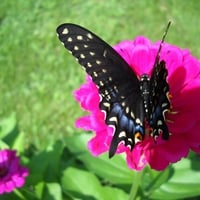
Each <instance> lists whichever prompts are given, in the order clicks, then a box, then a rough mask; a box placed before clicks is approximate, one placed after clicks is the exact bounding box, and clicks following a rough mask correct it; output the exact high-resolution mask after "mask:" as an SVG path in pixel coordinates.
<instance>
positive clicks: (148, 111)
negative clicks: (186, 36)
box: [57, 22, 170, 157]
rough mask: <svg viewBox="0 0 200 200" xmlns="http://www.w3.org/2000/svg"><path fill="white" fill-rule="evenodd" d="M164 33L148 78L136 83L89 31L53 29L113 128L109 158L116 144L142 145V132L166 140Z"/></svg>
mask: <svg viewBox="0 0 200 200" xmlns="http://www.w3.org/2000/svg"><path fill="white" fill-rule="evenodd" d="M169 25H170V22H169V24H168V26H167V29H166V32H165V34H164V35H163V38H162V42H161V44H160V47H159V49H158V53H157V56H156V58H155V64H154V65H153V70H152V75H151V77H148V75H147V74H143V75H142V76H141V77H140V78H139V79H138V78H137V76H136V74H135V73H134V71H132V69H131V68H130V67H129V65H128V64H127V63H126V61H125V60H124V59H123V58H122V57H121V56H120V55H119V54H118V53H117V52H116V51H115V50H114V49H113V48H112V47H111V46H110V45H108V44H107V43H106V42H104V41H103V40H102V39H100V38H99V37H98V36H96V35H95V34H94V33H92V32H90V31H89V30H87V29H85V28H83V27H81V26H79V25H75V24H62V25H60V26H59V27H58V28H57V34H58V37H59V39H60V41H61V42H62V43H63V44H64V46H65V47H66V48H67V49H68V50H69V51H70V52H71V53H72V55H73V56H74V57H76V58H77V59H78V62H79V63H80V64H81V65H82V66H83V67H84V69H85V70H86V72H87V73H88V74H89V75H90V76H91V77H92V80H93V82H94V83H95V84H96V85H97V87H98V90H99V94H100V96H101V101H100V103H99V106H100V109H101V110H102V111H104V112H105V114H106V115H105V116H106V117H105V122H106V124H107V125H110V126H113V127H114V135H113V138H112V142H111V145H110V149H109V157H112V156H113V155H114V154H115V152H116V150H117V147H118V145H119V144H121V143H124V145H125V146H127V147H129V148H130V150H132V149H133V147H134V145H135V144H136V143H137V142H139V141H142V140H143V139H144V136H145V129H146V127H147V124H148V127H150V129H151V130H152V131H151V136H153V138H156V137H157V136H158V135H159V134H160V133H161V134H162V138H163V139H164V140H167V139H168V138H169V131H168V128H167V125H166V123H165V113H166V111H168V110H169V108H170V102H169V98H168V93H169V85H168V83H167V81H166V77H167V74H168V72H167V69H166V66H165V61H163V60H161V61H160V51H161V47H162V44H163V42H164V38H165V36H166V33H167V30H168V28H169Z"/></svg>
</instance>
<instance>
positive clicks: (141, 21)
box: [0, 0, 200, 147]
mask: <svg viewBox="0 0 200 200" xmlns="http://www.w3.org/2000/svg"><path fill="white" fill-rule="evenodd" d="M199 8H200V1H194V0H193V1H186V0H176V1H173V0H168V1H164V0H163V1H161V0H160V1H159V0H151V1H149V0H143V1H132V0H111V1H105V0H93V1H92V0H91V1H85V0H72V1H68V0H57V1H51V0H37V1H35V0H29V1H24V0H17V1H7V0H1V4H0V26H1V27H0V40H1V48H0V91H1V96H0V117H1V118H3V117H6V116H8V115H10V114H11V113H13V112H15V113H16V116H17V120H18V123H19V127H20V129H21V130H22V131H24V132H25V134H26V135H27V144H29V142H32V141H33V142H34V144H36V145H37V146H41V147H44V146H46V145H48V143H49V142H51V141H52V140H56V139H62V138H64V137H66V136H67V135H69V134H74V133H75V132H77V130H75V128H74V127H73V124H74V121H75V119H76V118H77V117H78V116H81V114H82V111H81V109H80V107H79V105H78V104H77V103H76V102H75V101H74V99H73V97H72V91H73V90H74V89H76V88H78V87H79V85H80V84H81V83H82V82H83V81H84V73H83V71H82V69H81V67H79V65H78V64H77V63H76V62H75V61H74V59H73V58H72V56H71V55H70V54H68V53H67V52H66V51H65V49H64V48H63V46H62V45H61V44H60V43H59V41H58V39H57V36H56V33H55V29H56V27H57V26H58V25H59V24H61V23H64V22H73V23H77V24H81V25H83V26H85V27H87V28H88V29H90V30H92V31H93V32H95V33H96V34H98V35H99V36H100V37H102V38H103V39H104V40H106V41H107V42H108V43H110V44H112V45H113V44H115V43H117V42H119V41H121V40H123V39H132V38H134V37H135V36H136V35H145V36H147V37H149V38H150V39H151V40H152V41H156V40H160V39H161V37H162V34H163V31H164V29H165V26H166V24H167V22H168V20H172V23H173V25H172V27H171V28H170V30H169V33H168V36H167V38H166V40H167V42H169V43H173V44H175V45H178V46H180V47H182V48H188V49H190V50H191V52H192V54H193V55H195V56H197V57H200V56H199V55H200V45H199V44H200V37H199V34H200V20H199ZM79 132H81V131H79Z"/></svg>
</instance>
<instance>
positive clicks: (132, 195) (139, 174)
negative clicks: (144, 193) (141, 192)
mask: <svg viewBox="0 0 200 200" xmlns="http://www.w3.org/2000/svg"><path fill="white" fill-rule="evenodd" d="M141 178H142V171H140V172H136V174H135V177H134V179H133V183H132V186H131V190H130V196H129V200H135V199H136V195H137V192H138V188H139V186H140V183H141Z"/></svg>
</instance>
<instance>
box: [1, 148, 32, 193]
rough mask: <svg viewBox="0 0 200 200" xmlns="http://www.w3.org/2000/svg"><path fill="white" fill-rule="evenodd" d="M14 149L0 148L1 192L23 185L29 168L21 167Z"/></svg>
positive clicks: (10, 190)
mask: <svg viewBox="0 0 200 200" xmlns="http://www.w3.org/2000/svg"><path fill="white" fill-rule="evenodd" d="M19 161H20V160H19V158H18V157H17V156H16V151H14V150H8V149H5V150H0V194H3V193H8V192H12V191H13V190H14V189H15V188H19V187H22V186H23V185H24V182H25V180H24V179H25V177H26V176H28V174H29V173H28V170H27V169H26V168H25V167H21V166H20V163H19Z"/></svg>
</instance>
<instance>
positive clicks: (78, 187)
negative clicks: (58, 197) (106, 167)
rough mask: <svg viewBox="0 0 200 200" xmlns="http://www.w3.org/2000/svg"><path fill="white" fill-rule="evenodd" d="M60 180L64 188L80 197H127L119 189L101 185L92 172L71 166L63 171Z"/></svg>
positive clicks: (103, 199)
mask: <svg viewBox="0 0 200 200" xmlns="http://www.w3.org/2000/svg"><path fill="white" fill-rule="evenodd" d="M61 182H62V186H63V188H64V190H67V191H68V192H71V194H72V195H74V197H76V198H80V199H97V200H108V199H109V200H121V199H127V198H128V195H127V194H126V193H125V192H124V191H122V190H120V189H117V188H111V187H108V186H106V187H104V186H101V184H100V182H99V180H98V179H97V177H96V176H95V175H94V174H92V173H89V172H87V171H83V170H80V169H76V168H72V167H70V168H68V169H66V170H65V171H64V172H63V176H62V180H61Z"/></svg>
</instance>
